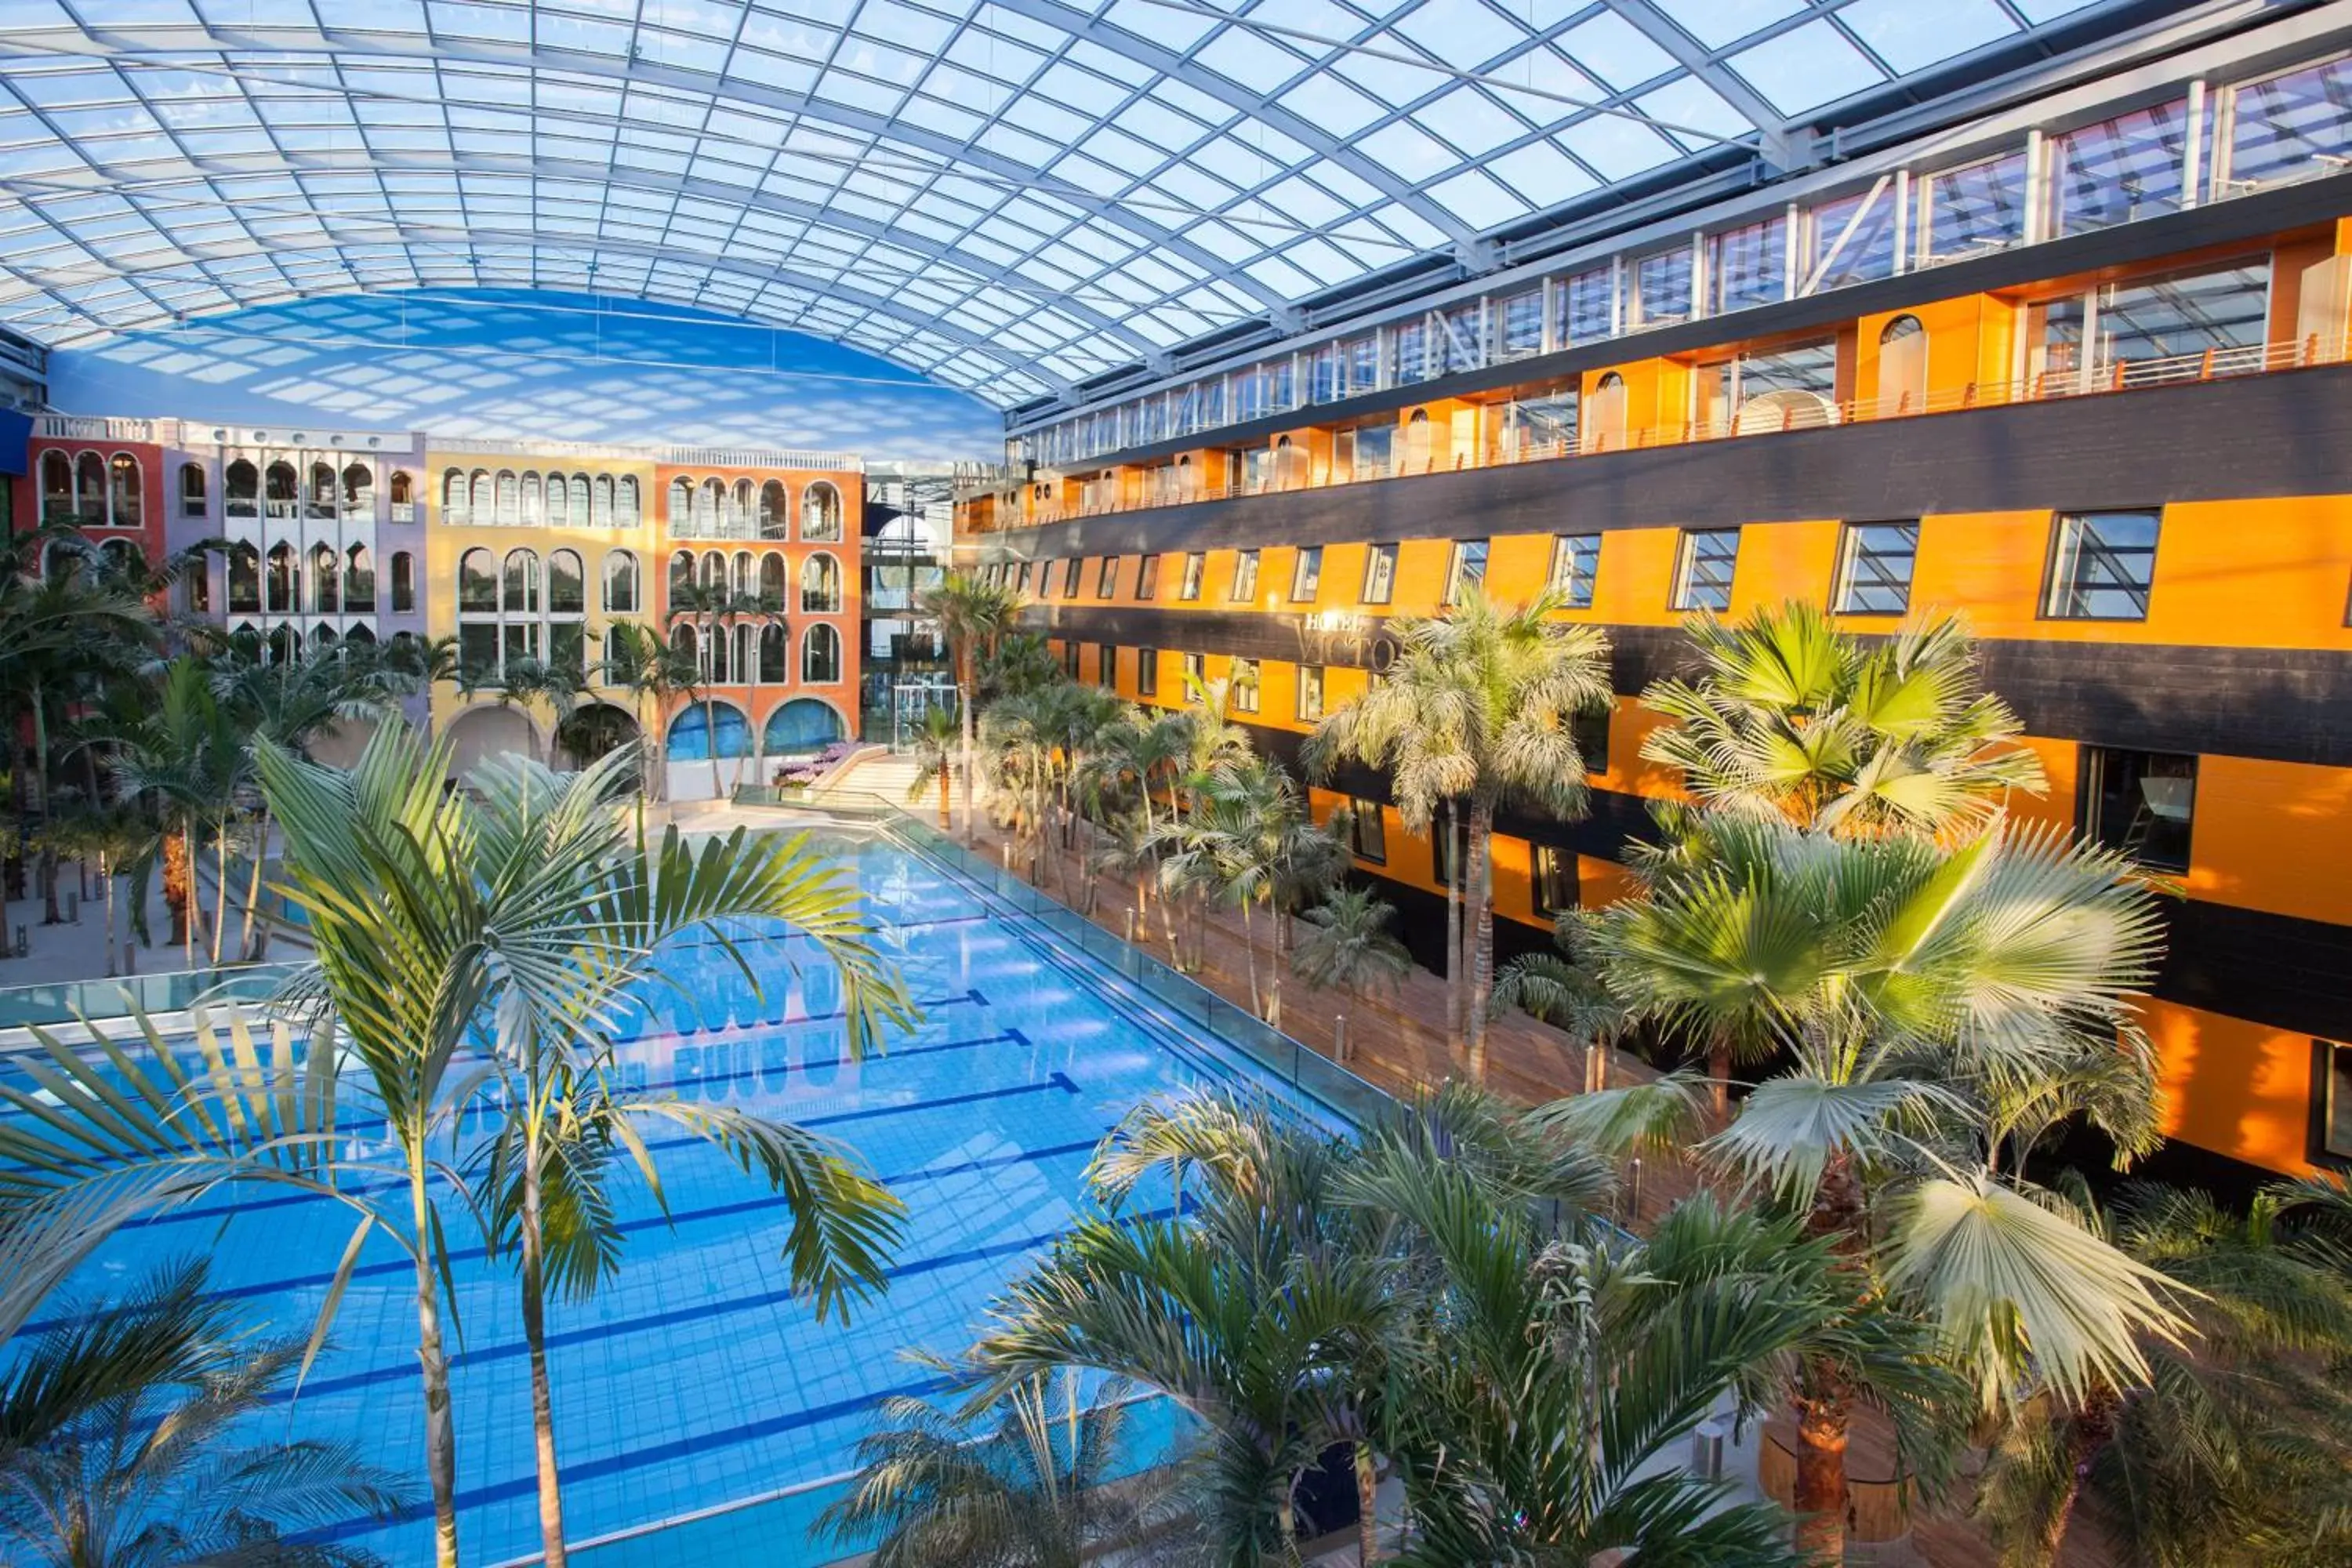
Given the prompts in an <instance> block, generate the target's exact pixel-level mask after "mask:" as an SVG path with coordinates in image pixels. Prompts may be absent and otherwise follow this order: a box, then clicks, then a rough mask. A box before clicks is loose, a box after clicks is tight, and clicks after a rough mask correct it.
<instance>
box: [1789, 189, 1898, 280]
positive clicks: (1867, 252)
mask: <svg viewBox="0 0 2352 1568" xmlns="http://www.w3.org/2000/svg"><path fill="white" fill-rule="evenodd" d="M1895 205H1896V203H1895V190H1894V187H1893V186H1892V185H1889V186H1888V187H1887V188H1885V189H1884V190H1878V191H1863V192H1860V193H1858V194H1856V195H1851V196H1840V197H1838V198H1837V199H1836V200H1834V201H1827V202H1823V203H1822V205H1819V206H1817V207H1815V208H1813V210H1812V211H1811V213H1809V214H1807V215H1806V221H1807V223H1808V225H1809V226H1811V230H1812V255H1811V261H1810V265H1809V266H1808V267H1807V268H1806V269H1805V271H1804V273H1803V275H1802V276H1801V277H1800V278H1799V279H1797V286H1798V291H1799V292H1800V293H1811V292H1814V291H1817V290H1819V289H1843V288H1844V287H1845V286H1846V285H1847V284H1849V283H1864V282H1868V281H1869V280H1870V279H1874V278H1891V277H1893V276H1894V274H1895Z"/></svg>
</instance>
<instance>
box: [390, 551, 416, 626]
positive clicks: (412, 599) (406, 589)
mask: <svg viewBox="0 0 2352 1568" xmlns="http://www.w3.org/2000/svg"><path fill="white" fill-rule="evenodd" d="M415 610H416V557H415V556H414V555H411V554H410V553H409V552H407V551H405V550H395V551H394V552H392V613H393V614H394V615H395V616H405V615H413V614H415ZM403 635H406V634H403Z"/></svg>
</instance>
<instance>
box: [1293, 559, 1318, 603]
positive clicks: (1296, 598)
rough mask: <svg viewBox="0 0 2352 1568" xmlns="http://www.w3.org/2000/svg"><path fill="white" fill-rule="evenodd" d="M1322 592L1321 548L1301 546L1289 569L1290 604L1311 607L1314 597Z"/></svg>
mask: <svg viewBox="0 0 2352 1568" xmlns="http://www.w3.org/2000/svg"><path fill="white" fill-rule="evenodd" d="M1322 591H1323V547H1322V546H1321V545H1319V544H1302V545H1300V546H1299V547H1298V560H1297V563H1296V564H1295V565H1293V566H1292V567H1291V569H1290V602H1291V603H1292V604H1294V605H1311V604H1313V603H1314V602H1315V595H1318V594H1319V593H1321V592H1322Z"/></svg>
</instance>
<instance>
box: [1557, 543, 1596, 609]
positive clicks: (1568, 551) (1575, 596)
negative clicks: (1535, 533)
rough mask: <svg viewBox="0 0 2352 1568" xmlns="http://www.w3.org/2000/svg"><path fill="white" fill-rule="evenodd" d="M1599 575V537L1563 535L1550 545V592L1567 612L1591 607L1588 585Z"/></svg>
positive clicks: (1590, 587)
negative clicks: (1556, 596)
mask: <svg viewBox="0 0 2352 1568" xmlns="http://www.w3.org/2000/svg"><path fill="white" fill-rule="evenodd" d="M1600 572H1601V536H1600V535H1599V534H1597V533H1563V534H1561V535H1559V537H1558V538H1556V539H1554V540H1553V541H1552V542H1551V591H1552V593H1553V594H1555V595H1558V596H1559V602H1560V604H1561V605H1563V606H1564V607H1565V608H1568V609H1571V610H1589V609H1591V608H1592V585H1593V583H1594V582H1595V581H1596V580H1597V579H1598V578H1599V576H1600Z"/></svg>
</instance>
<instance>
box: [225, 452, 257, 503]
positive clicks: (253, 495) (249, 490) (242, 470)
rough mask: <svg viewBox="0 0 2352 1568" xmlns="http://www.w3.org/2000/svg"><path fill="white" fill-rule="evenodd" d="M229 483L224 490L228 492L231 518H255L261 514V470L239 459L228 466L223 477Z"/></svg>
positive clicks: (227, 497) (227, 498)
mask: <svg viewBox="0 0 2352 1568" xmlns="http://www.w3.org/2000/svg"><path fill="white" fill-rule="evenodd" d="M223 478H224V479H226V481H227V482H226V484H225V485H224V486H223V487H222V488H223V489H225V490H226V492H227V495H226V500H227V502H228V514H229V516H231V517H254V516H257V515H259V513H260V510H261V508H260V505H259V502H260V500H261V470H260V469H258V468H255V467H254V466H253V465H252V464H251V463H248V462H247V461H246V460H245V459H244V458H238V459H237V460H236V462H234V463H231V464H230V465H229V466H228V472H227V473H226V475H224V476H223Z"/></svg>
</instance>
